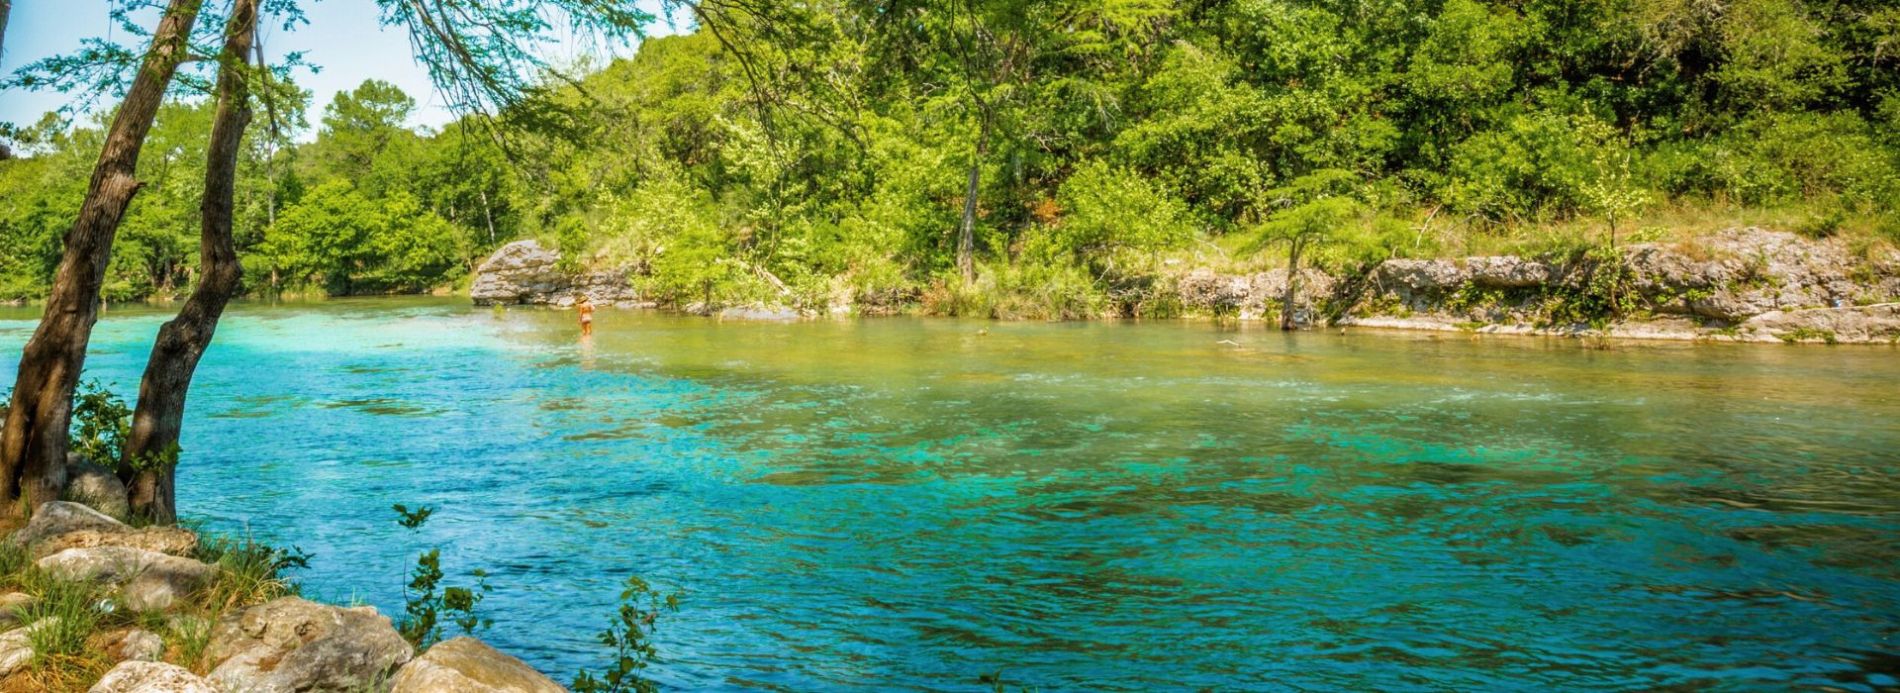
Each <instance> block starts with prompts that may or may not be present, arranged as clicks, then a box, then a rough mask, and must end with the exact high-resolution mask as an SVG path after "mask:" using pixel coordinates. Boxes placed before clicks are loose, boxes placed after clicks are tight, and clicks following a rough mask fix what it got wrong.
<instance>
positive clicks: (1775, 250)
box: [1625, 228, 1863, 324]
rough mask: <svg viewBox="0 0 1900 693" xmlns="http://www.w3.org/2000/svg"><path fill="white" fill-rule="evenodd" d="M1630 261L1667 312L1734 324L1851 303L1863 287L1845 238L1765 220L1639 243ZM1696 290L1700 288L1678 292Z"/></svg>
mask: <svg viewBox="0 0 1900 693" xmlns="http://www.w3.org/2000/svg"><path fill="white" fill-rule="evenodd" d="M1625 262H1626V263H1628V265H1629V267H1630V269H1631V271H1632V273H1633V274H1634V284H1635V287H1636V289H1637V290H1638V291H1640V292H1642V293H1643V294H1644V295H1645V296H1648V297H1650V298H1651V300H1652V301H1654V302H1656V303H1658V304H1661V305H1663V306H1664V312H1675V311H1681V312H1688V313H1692V314H1695V315H1700V316H1704V317H1709V318H1714V319H1717V320H1721V321H1723V322H1727V323H1731V324H1734V323H1740V322H1743V321H1746V320H1748V319H1749V318H1752V317H1754V316H1757V315H1761V314H1763V313H1768V312H1772V311H1778V310H1796V309H1802V308H1821V307H1837V306H1842V305H1849V304H1851V303H1853V301H1854V300H1855V298H1856V296H1857V295H1858V294H1861V293H1863V291H1862V289H1861V287H1860V286H1859V285H1858V284H1857V283H1856V282H1855V281H1854V280H1853V278H1852V277H1850V276H1849V274H1848V273H1849V272H1850V271H1851V270H1852V268H1853V267H1854V266H1855V264H1856V263H1855V262H1853V260H1852V259H1851V258H1850V257H1849V254H1848V252H1847V249H1846V247H1845V246H1844V245H1842V244H1841V243H1840V242H1838V241H1833V240H1826V241H1811V240H1808V239H1805V238H1802V237H1800V236H1796V235H1794V234H1791V233H1785V232H1779V231H1768V230H1764V229H1759V228H1744V229H1729V230H1727V231H1723V232H1721V233H1718V234H1716V235H1715V236H1713V237H1711V238H1708V239H1705V240H1703V241H1700V242H1698V243H1697V244H1695V245H1693V246H1663V245H1657V244H1647V245H1639V246H1635V247H1632V248H1631V249H1630V250H1629V251H1628V252H1627V253H1626V254H1625ZM1690 293H1694V294H1697V295H1698V296H1697V297H1695V298H1692V299H1690V300H1687V301H1681V302H1678V301H1676V300H1675V299H1676V297H1677V296H1683V295H1687V294H1690Z"/></svg>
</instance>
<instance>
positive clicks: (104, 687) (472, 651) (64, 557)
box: [0, 501, 564, 693]
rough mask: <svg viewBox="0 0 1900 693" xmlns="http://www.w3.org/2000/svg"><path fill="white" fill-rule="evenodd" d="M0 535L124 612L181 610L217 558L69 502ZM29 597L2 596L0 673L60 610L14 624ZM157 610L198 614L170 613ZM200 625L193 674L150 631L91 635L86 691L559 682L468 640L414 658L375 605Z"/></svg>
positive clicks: (231, 692)
mask: <svg viewBox="0 0 1900 693" xmlns="http://www.w3.org/2000/svg"><path fill="white" fill-rule="evenodd" d="M6 542H7V543H9V544H11V545H12V546H14V547H16V548H17V549H20V550H25V551H27V552H28V554H29V555H30V556H33V557H36V558H37V561H36V563H37V567H38V568H39V569H40V570H43V571H45V572H46V573H47V574H48V575H50V576H52V577H55V578H57V579H62V580H82V581H91V582H95V583H98V584H101V585H106V586H109V587H111V588H112V589H113V590H114V591H115V592H116V595H117V596H116V600H115V601H116V603H117V605H118V606H121V607H123V608H126V609H130V610H134V611H141V612H160V613H164V612H176V611H179V610H180V609H179V607H180V606H181V605H184V604H187V602H186V601H185V600H187V599H190V598H193V596H194V595H195V594H196V590H198V589H199V588H200V587H203V586H204V585H207V584H210V583H211V581H213V580H217V579H219V576H220V572H219V571H220V569H219V568H218V567H217V566H215V565H210V564H206V563H203V562H201V561H199V560H197V559H195V558H194V557H193V554H195V553H196V549H197V546H198V538H197V536H196V535H194V534H192V533H191V532H189V531H186V530H183V529H178V528H175V527H146V528H133V527H130V526H128V525H126V524H125V523H122V522H120V521H118V520H116V519H113V518H111V517H107V516H106V515H105V514H103V513H100V512H98V511H97V510H94V509H93V508H90V507H87V506H84V505H81V504H78V503H71V502H65V501H53V502H49V503H45V504H42V505H41V506H40V508H39V509H38V510H37V511H35V512H34V514H33V517H32V518H31V519H30V520H29V521H28V522H27V525H26V526H25V527H22V528H21V529H19V530H17V531H15V532H14V533H13V534H12V535H10V536H8V537H7V539H6ZM36 599H37V598H36V597H34V596H32V595H31V594H26V593H10V594H0V679H5V678H6V677H9V676H12V675H14V674H15V673H16V672H20V671H22V670H24V668H25V667H28V666H29V665H30V664H31V663H32V662H33V660H34V657H35V652H34V650H33V644H32V638H31V637H30V635H31V634H32V633H33V632H34V631H35V630H36V629H40V628H46V627H51V626H55V625H57V623H58V620H57V619H58V617H46V618H41V619H39V620H38V621H34V622H22V620H23V619H25V618H31V615H30V614H27V613H25V612H22V611H21V609H23V608H25V607H27V606H28V605H31V604H33V603H34V602H35V601H36ZM160 618H161V619H197V618H199V617H196V616H192V615H189V614H187V613H168V614H166V615H163V616H161V617H160ZM200 621H201V622H202V619H200ZM140 622H141V623H143V622H144V621H143V620H141V621H140ZM207 627H208V628H209V629H210V631H209V635H210V638H209V642H208V643H207V645H206V647H205V658H204V661H205V662H206V663H207V665H208V666H210V673H209V674H208V675H206V676H202V677H201V676H198V675H196V674H194V673H192V672H191V671H190V670H188V669H185V668H183V667H180V666H177V665H175V664H171V663H166V662H160V661H154V660H157V659H159V658H161V657H163V656H164V655H165V643H164V641H163V639H162V638H160V637H159V636H158V635H156V634H154V633H151V632H148V631H146V630H143V629H140V628H123V629H121V630H117V631H111V632H105V633H96V634H94V635H93V641H94V642H95V643H96V644H95V646H97V647H100V648H102V650H103V651H104V652H105V653H106V654H107V656H108V657H109V658H110V659H111V660H113V661H118V662H120V663H119V664H118V665H117V666H114V667H113V668H112V669H111V670H110V671H108V672H106V674H105V675H104V676H103V677H102V678H101V679H100V680H99V681H98V682H97V683H95V684H94V685H93V686H92V687H91V688H90V691H91V693H238V692H244V693H250V692H253V691H255V692H260V693H268V692H271V691H376V690H389V688H390V686H392V685H393V686H394V689H395V690H397V691H403V692H404V693H463V692H477V693H479V692H495V693H500V692H510V693H517V692H518V693H542V692H548V693H552V692H554V691H561V690H564V689H562V688H561V686H560V685H559V684H556V683H555V682H554V681H553V680H551V679H549V678H548V677H546V676H543V675H542V674H540V673H539V672H537V671H535V670H534V669H533V668H532V667H529V666H528V665H527V664H525V663H523V662H522V661H521V660H519V659H515V658H514V657H510V656H508V655H506V654H503V653H501V652H499V651H497V650H495V649H494V648H492V647H489V646H488V645H486V644H483V643H482V642H481V641H479V640H475V639H472V638H456V639H453V640H450V641H447V642H444V643H441V644H439V645H436V646H435V647H433V648H431V649H430V650H429V651H428V652H426V653H424V654H423V655H422V656H421V657H416V656H415V654H416V653H415V651H414V650H413V649H412V648H411V647H410V645H409V642H408V641H407V640H404V639H403V638H402V636H401V635H400V634H398V633H397V632H396V629H395V627H394V626H393V625H392V624H391V623H390V620H389V618H388V617H386V616H383V615H382V614H379V613H377V611H376V609H375V608H374V607H367V606H361V607H350V608H345V607H337V606H331V605H328V604H320V603H317V602H312V601H308V600H305V599H301V598H298V597H280V598H277V599H273V600H271V601H268V602H264V603H262V604H257V605H254V606H250V607H248V608H243V609H237V610H234V611H231V612H227V613H226V614H225V615H224V616H223V618H221V619H219V621H218V622H217V623H216V624H215V625H208V626H207ZM29 675H30V674H29ZM5 685H8V686H13V685H15V683H14V682H10V681H9V682H7V683H6V684H5ZM8 690H13V688H8Z"/></svg>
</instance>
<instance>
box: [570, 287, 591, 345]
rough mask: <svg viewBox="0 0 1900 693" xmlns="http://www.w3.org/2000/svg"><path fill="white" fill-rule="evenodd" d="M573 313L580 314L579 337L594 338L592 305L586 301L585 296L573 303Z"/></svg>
mask: <svg viewBox="0 0 1900 693" xmlns="http://www.w3.org/2000/svg"><path fill="white" fill-rule="evenodd" d="M574 311H575V312H577V313H580V314H581V336H582V337H592V336H594V303H593V302H592V301H589V300H587V294H581V297H580V298H579V299H578V300H576V301H574Z"/></svg>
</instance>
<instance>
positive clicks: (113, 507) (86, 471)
mask: <svg viewBox="0 0 1900 693" xmlns="http://www.w3.org/2000/svg"><path fill="white" fill-rule="evenodd" d="M66 497H67V499H68V500H72V501H75V502H78V503H82V504H85V505H87V506H90V507H91V508H92V509H94V510H97V511H99V512H101V513H104V514H105V515H106V516H108V517H111V518H112V519H115V520H118V521H120V522H124V521H126V520H127V519H129V518H131V517H132V505H131V503H130V502H129V501H128V500H127V496H126V492H125V482H123V481H120V480H119V475H117V474H113V473H112V470H110V469H106V468H105V467H101V466H99V465H96V464H93V463H92V462H90V461H88V460H87V459H86V458H85V457H84V456H81V455H80V454H79V453H67V455H66Z"/></svg>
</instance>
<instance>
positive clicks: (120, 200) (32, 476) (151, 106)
mask: <svg viewBox="0 0 1900 693" xmlns="http://www.w3.org/2000/svg"><path fill="white" fill-rule="evenodd" d="M202 2H203V0H171V2H170V3H169V4H168V5H167V6H166V8H165V14H164V16H163V18H161V19H160V20H159V22H158V29H157V31H154V32H153V34H152V47H151V49H149V50H147V51H146V53H145V59H144V63H143V64H142V65H140V66H139V72H138V76H137V77H135V78H134V79H133V80H132V87H131V89H130V90H128V91H127V92H126V94H125V100H124V101H123V102H121V103H120V104H119V112H118V114H117V115H116V116H114V117H113V119H112V125H111V127H110V128H109V129H108V130H107V133H106V140H105V146H104V147H103V148H102V149H101V150H100V152H99V161H98V163H97V164H95V165H94V166H93V169H92V181H91V183H90V184H89V186H88V187H87V189H86V199H85V202H84V204H83V205H82V206H81V207H80V209H79V218H78V219H77V220H75V221H74V222H73V227H72V229H71V230H69V231H67V232H66V249H65V252H64V254H63V255H62V256H61V257H60V261H59V270H58V272H57V273H55V274H54V277H53V289H52V293H51V294H50V295H49V296H47V299H46V308H45V313H44V314H42V315H41V317H40V324H39V327H38V328H37V329H35V330H34V331H33V337H32V339H30V340H28V341H27V343H26V350H25V352H24V353H23V354H22V355H21V357H20V375H19V377H18V378H17V379H16V380H15V381H14V387H13V400H12V403H11V405H10V407H9V408H8V410H7V419H6V424H5V427H4V428H0V501H4V503H5V504H6V505H7V506H8V508H7V509H8V510H10V511H26V512H31V511H32V509H33V508H36V507H38V505H39V504H40V503H43V502H46V501H50V500H57V499H58V498H59V494H60V491H61V490H63V489H64V488H65V485H66V450H67V444H68V440H67V429H68V427H69V426H71V424H72V405H73V386H74V385H77V384H78V382H79V373H80V371H81V369H83V368H84V367H85V362H86V344H87V342H89V341H90V340H91V338H92V326H93V323H94V322H96V321H98V319H99V289H100V286H101V284H103V283H104V281H105V272H106V265H107V263H108V262H109V261H110V260H111V259H112V240H113V237H114V236H116V235H117V234H118V231H119V222H120V220H121V219H123V218H124V216H125V210H126V207H127V206H129V205H131V203H132V197H133V196H134V195H136V194H137V193H138V191H139V187H140V185H141V184H140V183H139V182H138V179H137V174H138V161H139V150H140V149H141V148H142V147H143V146H144V145H145V136H146V134H147V133H149V132H150V131H151V129H152V119H153V117H154V116H156V115H157V113H158V107H159V104H160V103H161V102H163V101H164V99H165V91H166V88H167V86H168V85H170V84H171V81H172V75H173V74H174V73H176V72H177V70H178V64H179V62H180V61H182V60H184V59H185V56H186V53H187V45H186V44H187V40H188V39H189V34H190V31H191V25H192V22H193V20H195V19H196V18H197V15H198V7H199V5H201V4H202ZM18 500H24V501H25V503H24V504H15V503H14V501H18Z"/></svg>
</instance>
